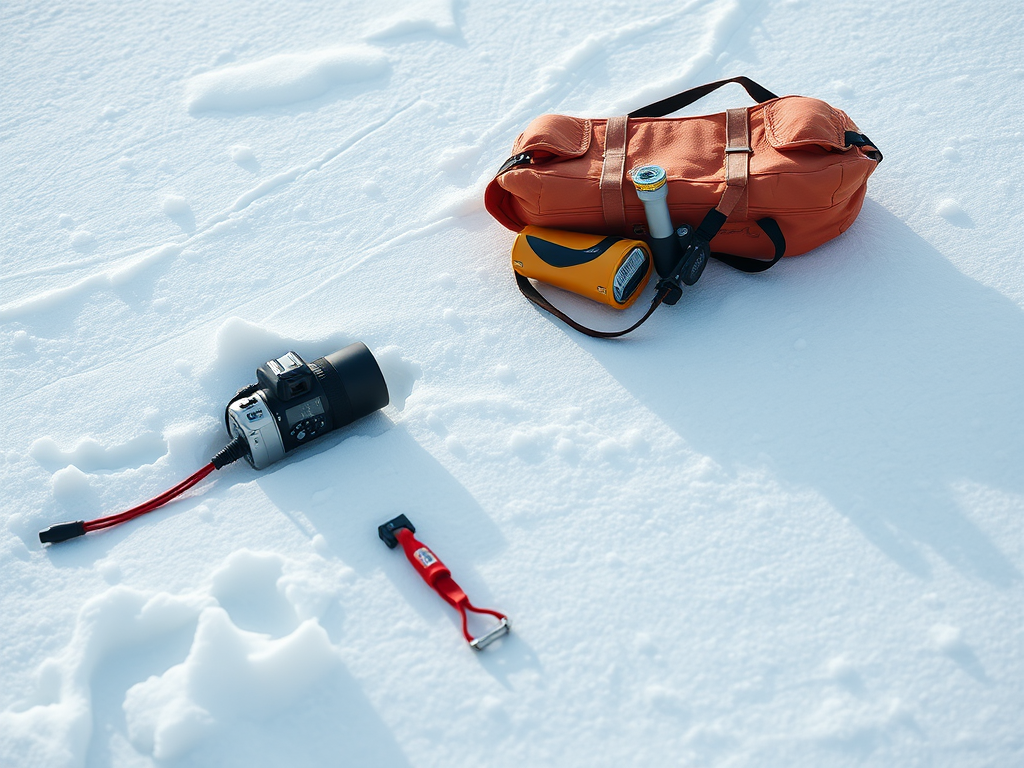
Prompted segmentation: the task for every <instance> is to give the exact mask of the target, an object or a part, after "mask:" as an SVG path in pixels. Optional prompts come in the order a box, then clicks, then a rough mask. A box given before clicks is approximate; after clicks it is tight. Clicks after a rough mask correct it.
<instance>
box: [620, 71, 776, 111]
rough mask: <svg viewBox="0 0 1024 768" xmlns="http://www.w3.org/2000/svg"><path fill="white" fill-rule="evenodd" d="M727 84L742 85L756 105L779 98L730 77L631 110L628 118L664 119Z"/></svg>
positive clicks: (753, 85)
mask: <svg viewBox="0 0 1024 768" xmlns="http://www.w3.org/2000/svg"><path fill="white" fill-rule="evenodd" d="M729 83H738V84H739V85H742V86H743V88H744V89H745V90H746V92H747V93H748V94H749V95H750V98H752V99H753V100H754V101H756V102H757V103H759V104H760V103H763V102H765V101H770V100H771V99H777V98H779V97H778V96H776V95H775V94H774V93H772V92H771V91H769V90H768V89H767V88H765V87H764V86H762V85H758V84H757V83H755V82H754V81H753V80H751V79H750V78H749V77H743V76H740V77H730V78H729V79H728V80H717V81H716V82H714V83H708V84H707V85H698V86H697V87H696V88H691V89H690V90H688V91H683V92H682V93H677V94H676V95H675V96H669V97H668V98H667V99H662V100H661V101H656V102H654V103H653V104H648V105H647V106H646V107H641V108H640V109H636V110H633V111H632V112H630V113H629V116H630V117H664V116H665V115H671V114H672V113H673V112H678V111H679V110H680V109H682V108H683V107H688V106H690V105H691V104H693V102H695V101H697V100H698V99H703V98H704V97H705V96H707V95H708V94H709V93H711V92H712V91H715V90H717V89H719V88H721V87H722V86H723V85H728V84H729Z"/></svg>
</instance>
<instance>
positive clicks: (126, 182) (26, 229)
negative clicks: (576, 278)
mask: <svg viewBox="0 0 1024 768" xmlns="http://www.w3.org/2000/svg"><path fill="white" fill-rule="evenodd" d="M1021 29H1024V6H1022V5H1021V4H1020V3H1018V2H1009V1H1008V0H978V2H973V3H961V2H952V1H950V2H941V1H938V2H925V3H921V2H909V0H896V1H895V2H892V3H874V4H866V5H865V4H852V3H845V4H844V3H828V4H826V3H818V2H811V0H764V1H760V2H758V1H755V0H689V1H688V2H660V1H659V0H651V2H647V3H643V4H635V3H617V2H607V3H597V4H595V3H584V2H578V1H577V0H566V1H565V2H559V3H540V2H534V1H533V0H525V2H520V3H515V4H508V3H486V2H481V1H480V0H464V1H461V2H456V1H455V0H440V1H438V2H413V1H412V0H378V1H377V2H374V3H343V2H342V3H321V4H313V3H270V2H263V1H262V0H256V1H255V2H252V1H250V2H244V3H243V2H239V1H238V0H225V1H224V2H220V3H200V2H195V1H194V0H185V1H184V2H177V3H156V4H153V3H88V4H86V3H68V2H60V0H57V2H53V3H30V2H23V1H19V0H12V1H11V2H7V3H4V4H3V7H2V8H0V30H2V32H0V35H2V40H3V45H0V103H2V104H3V116H2V118H0V152H2V154H0V159H2V161H3V168H4V184H3V186H2V188H0V210H2V212H3V215H2V216H0V232H2V235H3V240H2V251H0V253H2V268H0V277H2V283H0V356H2V358H3V376H4V378H3V391H4V394H5V402H6V404H7V408H6V409H5V414H4V419H3V420H2V421H0V470H2V473H3V476H2V480H3V483H2V486H3V491H4V497H5V503H4V505H3V511H2V522H3V524H2V525H0V616H2V617H3V621H2V622H0V766H4V767H6V766H12V767H14V766H17V767H25V768H28V767H34V766H46V768H73V767H79V766H108V765H109V766H125V767H129V766H132V767H134V766H179V765H180V766H228V765H239V766H242V765H244V766H252V767H253V768H261V767H262V766H268V767H269V766H279V765H288V766H326V765H332V766H333V765H338V766H374V767H375V768H391V767H392V766H394V767H395V768H401V767H404V766H409V767H413V766H415V767H417V768H419V767H421V766H438V767H442V766H443V767H444V768H451V767H452V766H531V767H533V766H557V767H558V768H564V767H565V766H586V767H587V768H592V767H593V766H609V767H610V768H621V767H622V766H644V767H647V766H667V765H687V766H733V767H735V766H749V767H750V768H763V767H764V766H787V767H788V768H797V767H801V766H805V767H806V768H819V767H820V766H883V767H885V768H891V767H892V766H1018V765H1024V523H1022V516H1024V405H1022V403H1024V398H1022V393H1024V262H1022V258H1021V257H1022V238H1021V232H1024V214H1022V213H1021V212H1022V210H1024V189H1022V181H1021V178H1020V173H1019V171H1020V168H1021V157H1022V156H1024V128H1022V126H1021V120H1020V118H1021V112H1020V104H1021V103H1022V101H1024V60H1022V58H1021V52H1022V48H1021V42H1020V30H1021ZM740 74H744V75H747V76H750V77H752V78H753V79H755V80H757V81H758V82H760V83H761V84H763V85H764V86H765V87H767V88H769V89H770V90H773V91H775V92H777V93H795V94H803V95H807V96H814V97H818V98H822V99H825V100H826V101H828V102H829V103H831V104H833V105H834V106H836V107H838V108H841V109H843V110H844V111H846V112H847V113H849V114H850V115H851V117H852V118H853V119H854V120H855V121H856V122H857V124H858V125H859V127H860V128H861V129H862V130H863V131H864V132H865V133H867V134H868V135H869V136H870V137H871V138H872V140H874V141H875V142H876V143H877V144H878V146H879V147H880V148H881V149H882V151H883V152H884V154H885V160H884V162H883V163H882V164H881V165H880V166H879V168H878V170H877V172H876V173H875V175H874V176H873V177H872V178H871V181H870V183H869V193H868V200H867V202H866V204H865V206H864V209H863V212H862V213H861V216H860V218H859V219H858V220H857V222H856V223H855V224H854V225H853V226H852V228H851V229H850V230H849V231H848V232H846V233H845V234H843V235H842V236H841V237H839V238H837V239H836V240H834V241H832V242H830V243H828V244H826V245H824V246H822V247H821V248H819V249H817V250H815V251H814V252H812V253H810V254H808V255H805V256H801V257H799V258H794V259H786V260H784V261H783V262H782V263H780V264H778V265H777V266H776V267H775V268H773V269H772V270H770V271H769V272H766V273H764V274H760V275H746V274H741V273H739V272H735V271H733V270H730V269H729V268H727V267H726V266H724V265H722V264H718V263H713V264H711V265H710V266H709V267H708V269H707V271H706V273H705V275H704V277H703V278H702V279H701V281H700V282H699V283H698V284H697V285H695V286H694V287H693V288H691V289H689V290H688V291H687V292H686V294H685V296H684V298H683V300H682V301H681V302H680V303H679V304H678V305H676V306H674V307H668V308H665V309H662V310H659V312H658V313H656V314H655V315H654V317H653V319H652V320H651V321H650V322H648V324H647V325H645V326H644V327H643V328H642V329H641V330H640V331H638V332H636V333H635V334H633V335H632V336H631V337H627V338H626V339H623V340H620V341H600V340H595V339H590V338H587V337H584V336H581V335H579V334H577V333H575V332H573V331H571V330H569V329H568V328H566V327H565V326H563V325H561V324H559V323H558V322H557V321H556V320H554V319H553V318H552V317H550V316H548V315H546V314H543V313H541V312H538V311H537V310H536V309H534V308H533V307H532V305H530V304H529V303H527V302H526V301H525V300H524V299H523V298H522V297H521V296H520V295H519V293H518V292H517V291H516V290H515V286H514V283H513V281H512V278H511V272H510V268H509V263H508V262H509V257H508V254H509V249H510V246H511V243H512V238H513V235H512V233H510V232H508V231H507V230H505V229H503V228H502V227H500V226H499V225H497V224H496V223H495V222H494V221H493V220H492V219H491V218H490V217H489V216H488V215H487V213H486V211H485V210H484V209H483V204H482V195H483V189H484V186H485V185H486V183H487V181H488V180H489V179H490V177H491V175H492V174H493V173H494V171H495V170H496V168H497V167H498V166H499V165H500V164H501V162H502V161H503V160H504V159H505V158H506V157H507V156H508V154H509V149H510V147H511V145H512V142H513V140H514V139H515V137H516V136H517V135H518V133H519V132H520V131H522V129H523V128H524V127H525V126H526V125H527V124H528V123H529V122H530V120H532V119H533V118H534V117H536V116H538V115H540V114H544V113H567V114H573V115H579V116H586V117H604V116H609V115H616V114H624V113H626V112H628V111H630V110H631V109H635V108H638V107H641V106H643V105H645V104H647V103H649V102H652V101H655V100H658V99H661V98H664V97H666V96H669V95H671V94H674V93H677V92H679V91H682V90H684V89H686V88H688V87H691V86H695V85H699V84H702V83H704V82H709V81H713V80H718V79H721V78H725V77H731V76H734V75H740ZM749 103H750V101H749V99H748V97H747V96H746V95H745V94H744V93H743V92H742V90H741V89H739V88H738V87H737V86H729V87H728V88H725V89H723V90H721V91H719V92H716V93H715V94H714V95H713V96H711V97H709V98H707V99H704V100H703V101H701V102H699V103H698V104H696V105H694V106H693V107H690V108H689V109H688V110H687V112H686V113H687V114H700V113H702V112H715V111H721V110H723V109H725V108H727V107H732V106H742V105H746V104H749ZM647 290H648V291H651V290H653V287H649V288H648V289H647ZM549 293H550V294H551V295H552V297H553V298H554V300H555V301H556V302H557V303H560V304H561V305H562V306H564V307H567V308H569V309H570V311H572V312H575V313H576V314H578V315H579V316H580V317H581V318H582V319H583V320H584V321H587V322H590V323H593V324H595V325H601V326H603V327H609V328H610V327H615V326H620V327H621V326H623V325H624V324H626V323H625V322H624V320H625V318H624V317H623V316H622V315H618V314H615V313H613V312H611V310H608V309H603V308H601V307H598V306H597V305H587V303H586V302H585V301H583V300H582V299H576V298H574V297H572V296H571V295H568V294H565V293H562V292H558V291H555V290H549ZM646 303H647V302H646V300H645V299H641V301H640V302H639V303H638V304H637V305H636V307H635V308H634V309H633V310H630V311H628V312H627V313H625V315H626V318H629V317H633V318H635V317H636V316H637V313H638V312H640V311H642V309H643V306H644V305H646ZM357 340H358V341H363V342H365V343H366V344H367V345H368V346H369V347H370V348H371V349H372V350H373V352H374V354H375V356H376V357H377V359H378V361H379V362H380V365H381V368H382V370H383V372H384V375H385V377H386V379H387V382H388V386H389V390H390V395H391V403H390V405H388V406H387V407H386V408H384V409H383V411H381V412H378V413H376V414H374V415H371V416H369V417H367V418H365V419H363V420H361V421H359V422H357V423H355V424H353V425H351V426H350V427H348V428H346V429H344V430H341V431H339V432H337V433H334V434H332V435H330V436H327V437H324V438H322V439H320V440H319V441H317V442H316V443H315V444H313V445H311V446H309V447H306V448H303V449H301V450H297V451H295V452H294V453H292V454H289V456H288V457H287V458H286V459H285V460H283V461H281V462H279V463H278V464H275V465H273V466H272V467H270V468H268V469H267V470H264V471H262V472H256V471H255V470H253V469H252V468H251V467H249V466H247V465H246V464H245V463H244V462H240V463H238V464H235V465H232V466H230V467H228V468H226V469H224V470H222V471H220V472H218V473H215V474H214V475H213V476H211V477H210V478H209V479H207V480H206V481H204V482H203V483H202V484H200V485H198V486H196V487H195V488H194V489H193V490H191V491H189V492H188V494H187V495H186V496H184V497H183V498H181V499H180V500H178V501H175V502H173V503H171V504H169V505H168V506H166V507H164V508H163V509H161V510H159V511H156V512H153V513H150V514H148V515H146V516H144V517H141V518H139V519H137V520H134V521H132V522H130V523H128V524H125V525H121V526H118V527H115V528H112V529H110V530H107V531H102V532H96V533H91V534H89V535H87V536H85V537H84V538H78V539H75V540H73V541H69V542H66V543H63V544H58V545H55V546H50V547H42V546H41V545H40V544H39V540H38V537H37V533H38V531H39V530H40V529H41V528H44V527H46V526H47V525H49V524H51V523H55V522H59V521H63V520H83V519H91V518H94V517H98V516H101V515H105V514H110V513H113V512H117V511H121V510H124V509H127V508H129V507H131V506H134V505H136V504H138V503H140V502H142V501H144V500H146V499H148V498H151V497H153V496H155V495H156V494H158V493H160V492H162V491H163V490H165V489H167V488H170V487H171V486H173V485H175V484H176V483H178V482H179V481H181V480H182V479H184V478H185V477H187V476H188V475H190V474H192V473H193V472H194V471H195V470H197V469H199V468H200V467H201V466H202V465H203V464H205V463H206V462H207V461H208V460H209V458H210V457H211V456H212V455H213V454H214V453H215V452H216V451H217V450H219V449H220V448H221V447H222V446H223V445H224V443H225V442H226V437H225V433H224V427H223V421H222V416H223V408H224V406H225V404H226V403H227V401H228V399H229V398H230V397H231V396H232V395H233V394H234V392H235V391H236V390H237V389H238V388H239V387H242V386H243V385H245V384H248V383H249V382H251V381H253V380H254V369H255V367H256V366H257V365H259V364H261V363H263V362H265V361H266V360H268V359H271V358H275V357H278V356H280V355H282V354H283V353H285V352H287V351H289V350H295V351H296V352H298V353H299V354H300V355H302V356H303V357H305V358H306V359H307V360H312V359H315V358H317V357H319V356H321V355H325V354H328V353H330V352H333V351H334V350H337V349H340V348H341V347H343V346H345V345H346V344H349V343H351V342H353V341H357ZM398 514H406V515H407V516H408V517H409V518H410V519H411V520H412V521H413V522H414V523H415V525H416V526H417V530H418V536H419V537H420V538H421V539H422V540H423V541H424V542H425V543H426V544H428V545H429V546H430V547H431V548H433V549H434V551H435V552H436V553H437V554H438V555H439V556H440V557H441V558H442V559H443V560H444V561H445V562H446V563H447V565H448V566H449V567H450V568H451V569H452V572H453V574H454V576H455V578H456V580H457V581H458V582H459V583H460V584H461V585H462V586H463V587H464V588H465V589H466V591H467V593H468V594H469V595H470V597H471V598H472V600H473V601H474V602H475V603H476V604H478V605H482V606H488V607H495V608H498V609H500V610H502V611H505V612H507V613H508V614H509V615H510V616H511V618H512V621H513V626H514V629H513V632H512V634H511V635H509V636H508V637H506V638H504V639H503V640H501V641H500V642H499V643H496V644H495V645H493V646H492V647H490V648H488V649H487V650H486V651H484V652H482V653H479V654H476V653H474V652H473V651H472V650H470V649H469V648H468V647H467V645H466V643H465V642H464V640H463V638H462V635H461V631H460V626H459V623H458V620H457V615H456V614H455V612H454V611H452V610H451V608H450V607H449V606H447V605H446V604H445V603H444V602H443V601H442V600H441V599H440V598H439V597H438V596H437V595H436V594H434V593H433V592H432V591H431V590H430V589H429V588H428V587H427V586H426V585H425V584H423V583H422V582H421V581H420V580H419V579H418V577H417V575H416V574H415V573H414V571H413V570H412V568H411V567H410V565H409V563H408V562H406V560H405V558H404V557H403V556H402V554H401V553H400V551H392V550H389V549H388V548H387V547H385V546H384V545H383V544H382V543H381V542H380V540H379V539H378V537H377V526H378V525H380V524H381V523H383V522H385V521H387V520H389V519H391V518H393V517H395V516H396V515H398Z"/></svg>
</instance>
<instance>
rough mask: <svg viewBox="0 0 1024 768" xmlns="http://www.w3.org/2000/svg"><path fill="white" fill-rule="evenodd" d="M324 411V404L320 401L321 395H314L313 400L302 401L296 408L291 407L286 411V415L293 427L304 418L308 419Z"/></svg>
mask: <svg viewBox="0 0 1024 768" xmlns="http://www.w3.org/2000/svg"><path fill="white" fill-rule="evenodd" d="M323 412H324V404H323V403H322V402H321V401H320V398H319V397H314V398H313V399H312V400H307V401H306V402H304V403H300V404H299V405H296V406H295V407H294V408H289V409H288V410H287V411H285V412H284V417H285V418H286V419H288V426H289V427H291V426H294V425H295V424H297V423H298V422H300V421H302V420H303V419H308V418H310V417H311V416H319V415H320V414H322V413H323Z"/></svg>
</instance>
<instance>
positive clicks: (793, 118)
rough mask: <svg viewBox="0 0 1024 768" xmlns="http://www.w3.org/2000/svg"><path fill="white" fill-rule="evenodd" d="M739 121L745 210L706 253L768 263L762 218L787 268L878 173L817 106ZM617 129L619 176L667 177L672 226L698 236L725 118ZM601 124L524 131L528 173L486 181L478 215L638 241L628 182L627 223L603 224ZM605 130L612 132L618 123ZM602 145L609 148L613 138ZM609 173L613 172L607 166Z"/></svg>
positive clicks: (796, 100)
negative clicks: (769, 223) (640, 171)
mask: <svg viewBox="0 0 1024 768" xmlns="http://www.w3.org/2000/svg"><path fill="white" fill-rule="evenodd" d="M746 112H747V116H748V130H749V138H750V148H751V153H750V154H744V155H743V156H742V159H743V160H746V161H747V162H748V165H747V168H746V170H747V178H746V193H745V195H744V197H745V201H744V202H745V203H746V205H745V206H743V205H740V206H738V207H737V208H736V209H735V210H733V212H732V214H731V215H730V216H729V219H728V221H727V222H726V224H725V225H724V226H723V227H722V229H721V231H720V232H719V233H718V235H717V236H716V237H715V238H714V240H712V241H711V246H712V248H713V249H714V250H716V251H721V252H724V253H729V254H733V255H736V256H745V257H750V258H761V259H764V258H770V257H771V255H772V253H773V246H772V243H771V242H770V241H769V239H768V237H767V236H766V235H765V234H764V233H763V232H762V231H761V229H760V228H759V227H758V226H757V225H756V224H755V223H754V222H755V221H756V220H757V219H760V218H763V217H766V216H767V217H771V218H773V219H775V221H776V222H778V224H779V227H780V228H781V229H782V232H783V234H784V235H785V238H786V246H787V247H786V255H787V256H796V255H798V254H801V253H806V252H807V251H809V250H811V249H812V248H816V247H817V246H819V245H821V244H822V243H825V242H827V241H828V240H831V239H832V238H834V237H836V236H837V235H839V234H841V233H842V232H844V231H845V230H846V229H847V228H848V227H849V226H850V225H851V224H852V223H853V221H854V219H856V218H857V214H858V213H860V209H861V205H862V204H863V202H864V194H865V191H866V183H867V179H868V177H869V176H870V175H871V173H872V172H873V171H874V170H875V166H876V165H877V163H876V162H875V160H873V159H872V158H871V157H869V156H868V155H867V154H866V153H865V151H864V150H863V149H861V148H859V147H855V146H846V143H845V140H844V139H845V133H846V132H847V131H854V132H858V128H857V126H856V125H855V124H854V122H853V121H852V120H851V119H850V118H849V117H848V116H847V115H846V113H845V112H842V111H841V110H838V109H835V108H834V107H831V106H829V105H828V104H826V103H825V102H824V101H821V100H819V99H812V98H807V97H803V96H784V97H782V98H778V99H772V100H771V101H767V102H765V103H763V104H758V105H756V106H753V107H749V108H747V109H746ZM618 120H622V118H619V119H618ZM625 122H626V146H625V150H626V152H625V163H624V168H625V170H626V172H627V173H628V171H629V170H630V169H632V168H635V167H638V166H641V165H648V164H653V165H660V166H661V167H662V168H664V169H665V171H666V173H667V174H668V187H669V192H668V204H669V210H670V212H671V214H672V221H673V223H674V224H675V225H676V226H678V225H680V224H683V223H687V224H690V225H691V226H697V225H699V224H700V221H701V219H702V218H703V217H704V215H705V214H706V213H707V212H708V211H709V210H710V209H711V208H714V207H715V206H716V205H718V204H719V201H720V200H721V198H722V195H723V193H724V192H725V189H726V152H725V147H726V138H727V137H726V115H725V113H721V114H716V115H703V116H698V117H678V118H672V117H660V118H650V117H648V118H629V119H628V120H627V121H625ZM607 124H608V121H607V120H584V119H582V118H577V117H569V116H567V115H543V116H542V117H539V118H537V119H536V120H534V121H533V122H532V123H530V125H529V126H527V128H526V130H525V131H523V133H522V134H521V135H520V136H519V138H518V139H517V140H516V142H515V144H514V145H513V153H520V152H529V153H530V154H531V155H532V157H533V161H532V163H530V164H529V165H522V166H518V167H514V168H512V169H511V170H509V171H506V172H505V173H503V174H499V175H498V176H497V177H496V178H495V179H493V180H492V181H491V183H490V184H489V185H488V187H487V190H486V193H485V197H484V200H485V204H486V206H487V210H488V211H489V212H490V213H491V215H492V216H494V218H495V219H497V220H498V221H499V222H500V223H501V224H503V225H504V226H506V227H508V228H509V229H511V230H514V231H519V230H521V229H522V228H523V227H524V226H527V225H535V226H540V227H548V228H552V229H568V230H573V231H577V232H589V233H594V234H605V235H620V236H624V237H636V236H637V235H638V234H640V233H642V232H644V231H646V218H645V216H644V208H643V204H642V203H641V202H640V199H639V198H638V197H637V195H636V191H635V190H634V189H633V185H632V184H631V183H630V181H629V179H628V178H625V179H623V183H622V185H621V194H622V201H623V203H624V211H625V222H624V223H623V222H621V220H617V219H619V217H618V216H615V217H613V218H612V220H611V221H609V220H608V219H607V217H606V211H607V209H608V191H607V187H608V171H607V170H606V168H605V162H604V149H605V135H606V126H607ZM613 126H615V127H616V128H618V125H616V121H613ZM612 143H613V144H618V143H619V142H618V141H616V140H615V139H614V138H613V142H612ZM740 159H741V158H739V157H737V158H736V160H737V161H738V160H740ZM614 161H615V164H616V168H615V169H614V170H615V171H616V172H617V170H618V168H617V166H618V164H619V158H618V156H617V155H615V156H614ZM602 175H603V176H604V179H605V190H604V195H603V196H602V187H601V182H602ZM617 191H618V190H616V192H617ZM737 214H739V215H740V216H742V218H741V217H740V216H738V215H737Z"/></svg>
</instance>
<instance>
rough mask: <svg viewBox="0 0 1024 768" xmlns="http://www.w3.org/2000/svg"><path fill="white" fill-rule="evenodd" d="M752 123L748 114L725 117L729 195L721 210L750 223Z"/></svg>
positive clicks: (733, 111)
mask: <svg viewBox="0 0 1024 768" xmlns="http://www.w3.org/2000/svg"><path fill="white" fill-rule="evenodd" d="M752 151H753V150H752V149H751V147H750V123H749V122H748V119H747V110H746V109H745V108H744V109H730V110H727V111H726V113H725V194H723V195H722V199H721V200H720V201H719V202H718V205H717V206H716V208H717V210H718V211H719V212H720V213H722V214H724V215H725V216H727V217H729V218H731V219H732V220H733V221H746V220H747V215H748V214H747V177H748V175H749V173H750V154H751V152H752Z"/></svg>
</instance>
